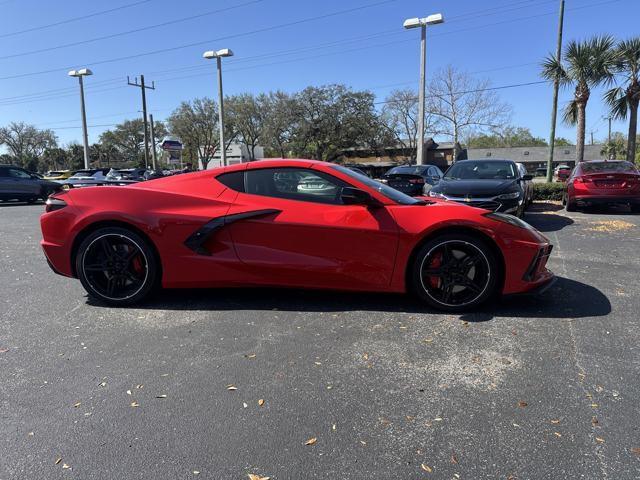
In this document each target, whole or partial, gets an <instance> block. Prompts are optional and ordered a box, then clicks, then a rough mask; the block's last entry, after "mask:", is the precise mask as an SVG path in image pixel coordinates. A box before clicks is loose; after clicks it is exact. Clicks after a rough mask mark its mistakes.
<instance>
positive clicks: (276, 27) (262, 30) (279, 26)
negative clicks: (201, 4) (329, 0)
mask: <svg viewBox="0 0 640 480" xmlns="http://www.w3.org/2000/svg"><path fill="white" fill-rule="evenodd" d="M397 1H398V0H383V1H379V2H375V3H369V4H368V5H361V6H359V7H353V8H348V9H345V10H338V11H335V12H331V13H326V14H323V15H316V16H314V17H307V18H303V19H301V20H295V21H293V22H286V23H280V24H277V25H272V26H270V27H263V28H258V29H255V30H250V31H247V32H241V33H235V34H231V35H226V36H223V37H218V38H213V39H208V40H203V41H200V42H193V43H187V44H183V45H178V46H175V47H168V48H161V49H158V50H152V51H149V52H143V53H137V54H133V55H127V56H124V57H116V58H110V59H107V60H101V61H98V62H90V63H84V64H83V65H85V66H95V65H104V64H107V63H116V62H121V61H123V60H132V59H134V58H140V57H146V56H148V55H158V54H161V53H167V52H172V51H176V50H182V49H184V48H190V47H197V46H200V45H205V44H208V43H213V42H218V41H222V40H229V39H231V38H239V37H244V36H247V35H255V34H257V33H265V32H270V31H274V30H279V29H282V28H286V27H291V26H294V25H302V24H305V23H309V22H314V21H316V20H323V19H325V18H331V17H336V16H339V15H345V14H347V13H353V12H357V11H361V10H365V9H368V8H373V7H377V6H380V5H386V4H389V3H395V2H397ZM72 68H74V66H73V65H71V66H66V67H60V68H52V69H48V70H40V71H37V72H29V73H20V74H16V75H8V76H4V77H0V80H10V79H15V78H24V77H30V76H33V75H42V74H46V73H54V72H58V71H60V70H68V69H72Z"/></svg>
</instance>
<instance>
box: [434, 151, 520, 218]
mask: <svg viewBox="0 0 640 480" xmlns="http://www.w3.org/2000/svg"><path fill="white" fill-rule="evenodd" d="M531 179H532V176H531V175H522V174H521V173H520V171H519V170H518V167H517V165H516V164H515V162H512V161H511V160H461V161H458V162H456V163H454V164H453V165H452V166H451V167H450V168H449V170H447V173H446V174H445V175H444V177H443V178H442V180H441V181H440V183H438V185H436V186H435V187H433V188H432V189H431V191H430V192H429V196H431V197H437V198H446V199H448V200H454V201H456V202H461V203H465V204H467V205H471V206H474V207H479V208H485V209H487V210H492V211H495V212H504V213H511V214H513V215H516V216H518V217H521V216H522V215H524V211H525V209H526V207H527V205H526V204H527V202H526V198H525V190H524V183H525V182H527V181H530V180H531Z"/></svg>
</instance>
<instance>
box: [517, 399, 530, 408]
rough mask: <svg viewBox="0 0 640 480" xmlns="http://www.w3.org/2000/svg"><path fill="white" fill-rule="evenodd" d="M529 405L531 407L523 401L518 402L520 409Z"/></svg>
mask: <svg viewBox="0 0 640 480" xmlns="http://www.w3.org/2000/svg"><path fill="white" fill-rule="evenodd" d="M527 405H529V404H528V403H527V402H523V401H522V400H520V401H519V402H518V406H519V407H520V408H524V407H526V406H527Z"/></svg>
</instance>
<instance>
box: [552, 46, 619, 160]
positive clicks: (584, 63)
mask: <svg viewBox="0 0 640 480" xmlns="http://www.w3.org/2000/svg"><path fill="white" fill-rule="evenodd" d="M614 45H615V40H614V39H613V37H611V36H608V35H607V36H602V37H598V36H597V37H593V38H591V39H589V40H585V41H582V42H577V41H575V40H574V41H571V42H569V45H568V46H567V48H566V51H565V54H564V58H563V59H558V58H556V57H555V55H551V56H549V57H547V58H546V59H545V60H544V62H543V63H542V76H543V77H544V78H546V79H547V80H550V81H555V80H556V78H557V79H558V80H559V82H560V85H561V86H563V87H570V86H573V87H574V93H573V100H571V101H570V102H569V104H568V105H567V106H566V108H565V111H564V115H563V119H564V121H565V123H567V124H569V125H577V134H576V161H577V162H582V161H583V160H584V140H585V133H586V131H585V130H586V127H585V124H586V110H587V102H588V101H589V97H590V96H591V89H592V88H594V87H597V86H598V85H601V84H610V83H611V82H612V81H613V79H614V75H615V54H614V53H613V47H614Z"/></svg>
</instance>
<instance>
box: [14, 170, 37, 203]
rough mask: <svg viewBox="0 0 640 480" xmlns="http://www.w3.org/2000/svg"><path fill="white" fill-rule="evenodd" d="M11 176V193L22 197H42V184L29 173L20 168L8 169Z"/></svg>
mask: <svg viewBox="0 0 640 480" xmlns="http://www.w3.org/2000/svg"><path fill="white" fill-rule="evenodd" d="M7 173H8V175H9V182H8V185H9V189H10V190H11V193H13V194H15V195H18V196H20V197H31V196H39V195H40V182H39V181H38V180H36V179H35V178H34V177H33V176H32V175H30V174H29V172H26V171H24V170H22V169H20V168H15V167H9V168H7Z"/></svg>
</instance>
